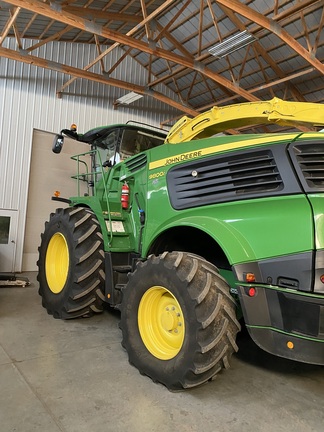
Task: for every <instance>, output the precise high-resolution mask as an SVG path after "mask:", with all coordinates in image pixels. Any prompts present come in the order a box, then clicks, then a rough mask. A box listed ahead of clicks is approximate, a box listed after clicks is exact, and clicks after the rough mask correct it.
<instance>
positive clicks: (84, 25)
mask: <svg viewBox="0 0 324 432" xmlns="http://www.w3.org/2000/svg"><path fill="white" fill-rule="evenodd" d="M173 1H174V0H167V1H165V2H164V3H163V4H162V5H161V6H160V7H159V8H157V9H156V11H155V12H156V13H159V12H158V11H160V10H161V9H163V8H165V7H166V5H170V4H171V3H172V2H173ZM222 1H223V0H222ZM226 1H227V0H226ZM6 3H10V4H13V5H15V6H19V7H22V8H24V9H28V10H30V11H33V12H36V13H39V14H41V15H44V16H46V17H48V18H51V19H55V20H57V21H60V22H63V23H65V24H68V25H72V26H73V27H76V28H79V29H81V30H85V31H88V32H89V33H93V34H97V35H99V36H103V37H106V38H107V39H111V40H114V41H116V42H118V43H120V44H123V45H127V46H129V47H133V48H136V49H138V50H140V51H143V52H146V53H148V54H153V55H155V56H157V57H160V58H164V59H166V60H169V61H172V62H174V63H178V64H180V65H182V66H185V67H187V68H189V69H193V70H196V71H198V72H200V73H202V74H204V75H205V76H207V77H209V78H210V79H211V80H213V81H215V82H218V83H219V84H221V85H223V86H224V87H227V88H228V89H229V90H231V91H232V92H233V93H236V94H238V95H240V96H242V97H243V98H244V99H246V100H248V101H251V102H253V101H257V100H259V99H258V98H257V97H256V96H254V95H252V94H251V93H250V92H248V91H246V90H244V89H243V88H241V87H239V86H238V85H235V84H233V83H232V82H231V81H230V80H228V79H226V78H224V77H223V76H221V75H218V74H217V73H215V72H213V71H212V70H211V69H209V68H207V67H206V66H205V65H204V64H202V63H200V62H198V61H197V60H191V59H188V58H186V57H183V56H180V55H178V54H174V53H172V52H170V51H168V50H164V49H162V48H158V47H156V46H152V45H151V44H148V43H145V42H143V41H139V40H137V39H135V38H132V37H130V36H127V35H124V34H121V33H118V32H116V31H113V30H110V29H107V28H105V27H103V26H101V25H98V24H96V23H94V22H93V21H89V20H86V19H83V18H80V17H78V16H76V15H74V14H71V13H70V12H65V11H64V13H62V9H61V8H60V6H59V5H58V4H55V6H54V9H52V7H51V6H50V5H47V4H45V3H41V2H40V1H38V0H6ZM151 19H152V14H151V15H149V16H148V17H147V22H148V21H149V20H151ZM144 21H145V20H143V21H142V23H143V25H144V24H145V22H144ZM138 26H139V25H138ZM136 27H137V26H136ZM136 27H134V30H135V29H136ZM323 68H324V66H323Z"/></svg>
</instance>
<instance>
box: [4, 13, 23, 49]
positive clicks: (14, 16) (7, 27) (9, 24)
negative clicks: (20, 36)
mask: <svg viewBox="0 0 324 432" xmlns="http://www.w3.org/2000/svg"><path fill="white" fill-rule="evenodd" d="M20 9H21V7H17V8H15V11H14V12H13V13H12V14H10V15H11V16H10V18H9V19H8V21H7V23H6V25H5V27H4V29H3V32H2V34H1V36H0V46H1V45H2V43H3V41H4V40H5V38H6V37H7V35H8V33H9V30H10V29H11V27H12V26H13V24H14V22H15V21H16V19H17V16H18V14H19V12H20Z"/></svg>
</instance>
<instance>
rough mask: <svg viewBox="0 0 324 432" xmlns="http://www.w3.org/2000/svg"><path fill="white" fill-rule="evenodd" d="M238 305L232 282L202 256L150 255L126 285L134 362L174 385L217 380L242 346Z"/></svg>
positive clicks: (125, 313) (128, 341)
mask: <svg viewBox="0 0 324 432" xmlns="http://www.w3.org/2000/svg"><path fill="white" fill-rule="evenodd" d="M235 307H236V306H235V301H234V299H233V298H232V296H231V295H230V292H229V286H228V284H227V282H226V281H225V280H224V279H223V278H222V277H221V276H220V275H219V273H218V270H217V268H216V267H215V266H214V265H212V264H211V263H209V262H208V261H206V260H204V259H203V258H202V257H199V256H197V255H193V254H190V253H184V252H165V253H163V254H162V255H160V256H158V257H156V256H153V255H151V256H149V257H148V259H147V261H145V262H139V263H138V265H137V268H136V270H135V272H134V273H133V274H131V275H130V280H129V283H128V284H127V286H126V288H125V290H123V301H122V306H121V322H120V327H121V330H122V332H123V341H122V345H123V347H124V348H125V349H126V351H127V352H128V355H129V362H130V363H131V364H133V365H134V366H135V367H137V368H138V369H139V371H140V372H141V373H142V374H145V375H148V376H149V377H151V378H152V380H153V381H155V382H160V383H162V384H164V385H165V386H166V387H167V388H169V389H170V390H179V389H182V388H190V387H195V386H197V385H200V384H203V383H204V382H206V381H208V380H211V379H212V378H213V377H214V376H215V375H216V374H217V373H218V372H219V371H220V370H221V369H223V368H228V367H229V364H230V357H231V355H232V354H233V352H234V351H237V350H238V347H237V345H236V342H235V340H236V334H237V332H238V331H239V330H240V324H239V323H238V321H237V319H236V314H235Z"/></svg>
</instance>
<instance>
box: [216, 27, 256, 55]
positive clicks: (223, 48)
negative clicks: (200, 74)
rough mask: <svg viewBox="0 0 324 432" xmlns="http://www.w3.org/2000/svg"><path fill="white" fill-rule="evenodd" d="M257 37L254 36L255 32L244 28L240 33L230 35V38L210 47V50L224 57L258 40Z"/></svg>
mask: <svg viewBox="0 0 324 432" xmlns="http://www.w3.org/2000/svg"><path fill="white" fill-rule="evenodd" d="M256 40H257V38H256V37H255V36H253V34H251V33H249V32H248V31H247V30H244V31H242V32H240V33H237V34H236V35H234V36H231V37H229V38H228V39H226V40H224V41H223V42H220V43H218V44H216V45H215V46H213V47H212V48H210V49H209V50H208V52H209V53H210V54H211V55H213V56H214V57H218V58H222V57H225V56H227V55H229V54H231V53H233V52H234V51H237V50H238V49H240V48H243V47H245V46H246V45H249V44H251V43H253V42H254V41H256Z"/></svg>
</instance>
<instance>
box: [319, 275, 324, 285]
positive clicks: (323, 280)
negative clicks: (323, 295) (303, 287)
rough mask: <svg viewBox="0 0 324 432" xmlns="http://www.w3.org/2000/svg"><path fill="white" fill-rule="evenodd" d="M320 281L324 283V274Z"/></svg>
mask: <svg viewBox="0 0 324 432" xmlns="http://www.w3.org/2000/svg"><path fill="white" fill-rule="evenodd" d="M320 281H321V282H322V284H324V274H322V275H321V276H320Z"/></svg>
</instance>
